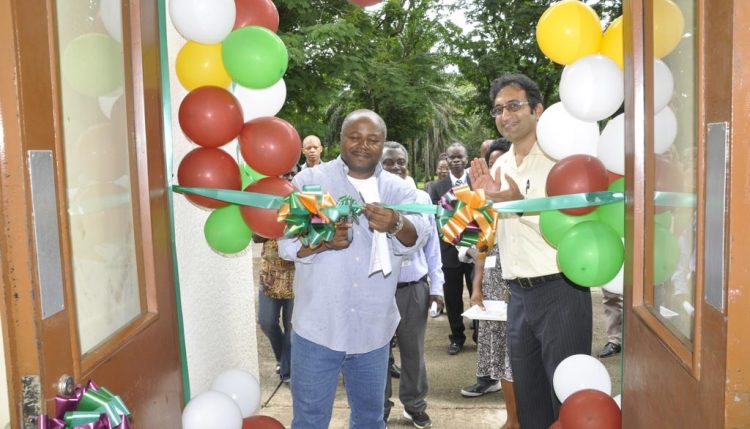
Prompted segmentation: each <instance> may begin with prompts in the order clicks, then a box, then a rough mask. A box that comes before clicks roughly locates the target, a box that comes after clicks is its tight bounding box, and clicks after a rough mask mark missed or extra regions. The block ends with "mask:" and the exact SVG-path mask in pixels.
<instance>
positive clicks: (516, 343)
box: [507, 278, 592, 429]
mask: <svg viewBox="0 0 750 429" xmlns="http://www.w3.org/2000/svg"><path fill="white" fill-rule="evenodd" d="M510 293H511V300H510V304H509V305H508V325H507V327H508V335H509V341H510V358H511V368H512V369H513V381H514V384H513V386H514V390H515V393H516V399H517V401H518V402H517V405H518V407H517V409H518V416H519V418H520V420H521V427H522V428H523V429H547V428H549V426H550V425H551V424H552V423H554V422H555V420H557V417H558V415H559V412H560V405H561V404H560V401H558V399H557V396H556V395H555V391H554V388H553V386H552V377H553V375H554V373H555V369H556V368H557V365H558V364H559V363H560V362H561V361H562V360H563V359H565V358H566V357H568V356H571V355H574V354H586V355H590V354H591V336H592V311H591V292H590V291H589V289H588V288H583V287H580V286H577V285H575V284H573V283H571V282H570V281H569V280H567V279H565V278H561V279H558V280H553V281H549V282H546V283H542V284H540V285H537V286H534V287H532V288H522V287H521V286H520V285H519V284H518V283H517V282H515V281H513V280H511V281H510Z"/></svg>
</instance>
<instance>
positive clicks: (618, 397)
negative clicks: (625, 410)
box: [612, 395, 622, 409]
mask: <svg viewBox="0 0 750 429" xmlns="http://www.w3.org/2000/svg"><path fill="white" fill-rule="evenodd" d="M612 399H614V400H615V403H616V404H617V406H618V407H620V409H622V395H617V396H615V397H614V398H612Z"/></svg>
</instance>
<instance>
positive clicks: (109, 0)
mask: <svg viewBox="0 0 750 429" xmlns="http://www.w3.org/2000/svg"><path fill="white" fill-rule="evenodd" d="M99 13H100V14H101V16H102V24H104V29H105V30H107V33H109V35H110V36H112V38H113V39H115V40H117V41H118V42H120V43H122V2H121V1H120V0H101V3H99Z"/></svg>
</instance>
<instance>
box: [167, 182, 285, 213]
mask: <svg viewBox="0 0 750 429" xmlns="http://www.w3.org/2000/svg"><path fill="white" fill-rule="evenodd" d="M172 190H173V191H175V192H179V193H182V194H194V195H200V196H202V197H208V198H213V199H215V200H219V201H224V202H227V203H232V204H239V205H242V206H250V207H257V208H261V209H278V208H279V207H281V204H283V198H282V197H279V196H276V195H268V194H259V193H256V192H245V191H235V190H231V189H213V188H190V187H186V186H178V185H172Z"/></svg>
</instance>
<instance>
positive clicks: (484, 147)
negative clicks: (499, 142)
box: [479, 139, 495, 165]
mask: <svg viewBox="0 0 750 429" xmlns="http://www.w3.org/2000/svg"><path fill="white" fill-rule="evenodd" d="M494 141H495V140H493V139H488V140H485V141H483V142H482V144H481V145H480V146H479V157H480V158H484V159H487V152H489V150H490V146H491V145H492V142H494ZM489 165H492V164H489Z"/></svg>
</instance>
